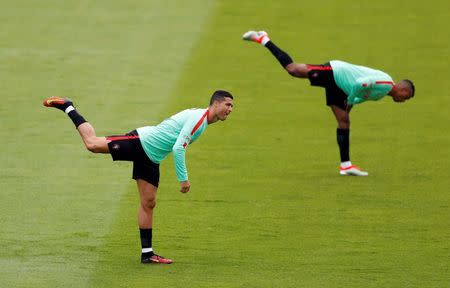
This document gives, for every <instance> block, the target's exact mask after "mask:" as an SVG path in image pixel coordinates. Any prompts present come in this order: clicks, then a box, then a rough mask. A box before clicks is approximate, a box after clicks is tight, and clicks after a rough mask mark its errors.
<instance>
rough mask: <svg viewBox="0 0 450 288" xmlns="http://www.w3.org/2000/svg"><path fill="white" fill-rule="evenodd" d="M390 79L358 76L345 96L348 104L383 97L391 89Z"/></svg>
mask: <svg viewBox="0 0 450 288" xmlns="http://www.w3.org/2000/svg"><path fill="white" fill-rule="evenodd" d="M392 85H393V83H392V81H391V80H390V79H389V80H386V79H383V78H382V77H381V78H380V77H376V76H369V77H361V78H358V79H357V81H356V83H355V85H353V87H352V90H351V93H350V95H349V96H348V98H347V103H348V105H354V104H359V103H362V102H364V101H367V100H372V101H376V100H379V99H381V98H383V97H384V96H385V95H386V94H387V93H389V91H390V90H391V89H392Z"/></svg>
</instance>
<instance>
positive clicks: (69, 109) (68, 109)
mask: <svg viewBox="0 0 450 288" xmlns="http://www.w3.org/2000/svg"><path fill="white" fill-rule="evenodd" d="M73 110H75V108H73V106H72V105H70V106H69V107H67V108H66V110H65V111H64V112H65V113H66V114H69V112H70V111H73Z"/></svg>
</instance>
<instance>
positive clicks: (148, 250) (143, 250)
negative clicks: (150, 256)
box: [142, 248, 153, 253]
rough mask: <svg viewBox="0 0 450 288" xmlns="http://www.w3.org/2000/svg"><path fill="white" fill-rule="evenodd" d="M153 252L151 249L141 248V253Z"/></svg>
mask: <svg viewBox="0 0 450 288" xmlns="http://www.w3.org/2000/svg"><path fill="white" fill-rule="evenodd" d="M148 252H153V249H152V248H142V253H148Z"/></svg>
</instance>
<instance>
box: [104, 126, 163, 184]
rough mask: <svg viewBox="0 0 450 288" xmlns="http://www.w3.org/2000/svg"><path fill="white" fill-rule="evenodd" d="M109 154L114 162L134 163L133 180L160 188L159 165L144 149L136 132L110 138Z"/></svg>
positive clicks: (108, 138)
mask: <svg viewBox="0 0 450 288" xmlns="http://www.w3.org/2000/svg"><path fill="white" fill-rule="evenodd" d="M106 139H107V140H111V142H109V143H108V148H109V153H111V156H112V158H113V160H114V161H132V162H133V179H135V180H137V179H142V180H145V181H147V182H149V183H150V184H152V185H154V186H156V187H158V185H159V164H156V163H153V162H152V161H151V160H150V159H149V158H148V156H147V154H146V153H145V151H144V148H142V145H141V140H139V134H138V133H137V131H136V130H133V131H131V132H130V133H127V134H125V135H116V136H108V137H106Z"/></svg>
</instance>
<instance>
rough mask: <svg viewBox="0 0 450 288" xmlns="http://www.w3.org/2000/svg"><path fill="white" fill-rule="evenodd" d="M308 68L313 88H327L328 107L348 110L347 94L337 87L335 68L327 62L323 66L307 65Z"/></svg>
mask: <svg viewBox="0 0 450 288" xmlns="http://www.w3.org/2000/svg"><path fill="white" fill-rule="evenodd" d="M306 66H308V69H309V72H308V79H309V82H310V83H311V86H319V87H323V88H325V95H326V97H327V106H331V105H336V106H338V107H339V108H341V109H343V110H346V109H347V94H345V92H344V91H342V90H341V88H339V87H338V86H337V85H336V81H334V76H333V68H332V67H331V65H330V63H329V62H327V63H325V64H321V65H312V64H306Z"/></svg>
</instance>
